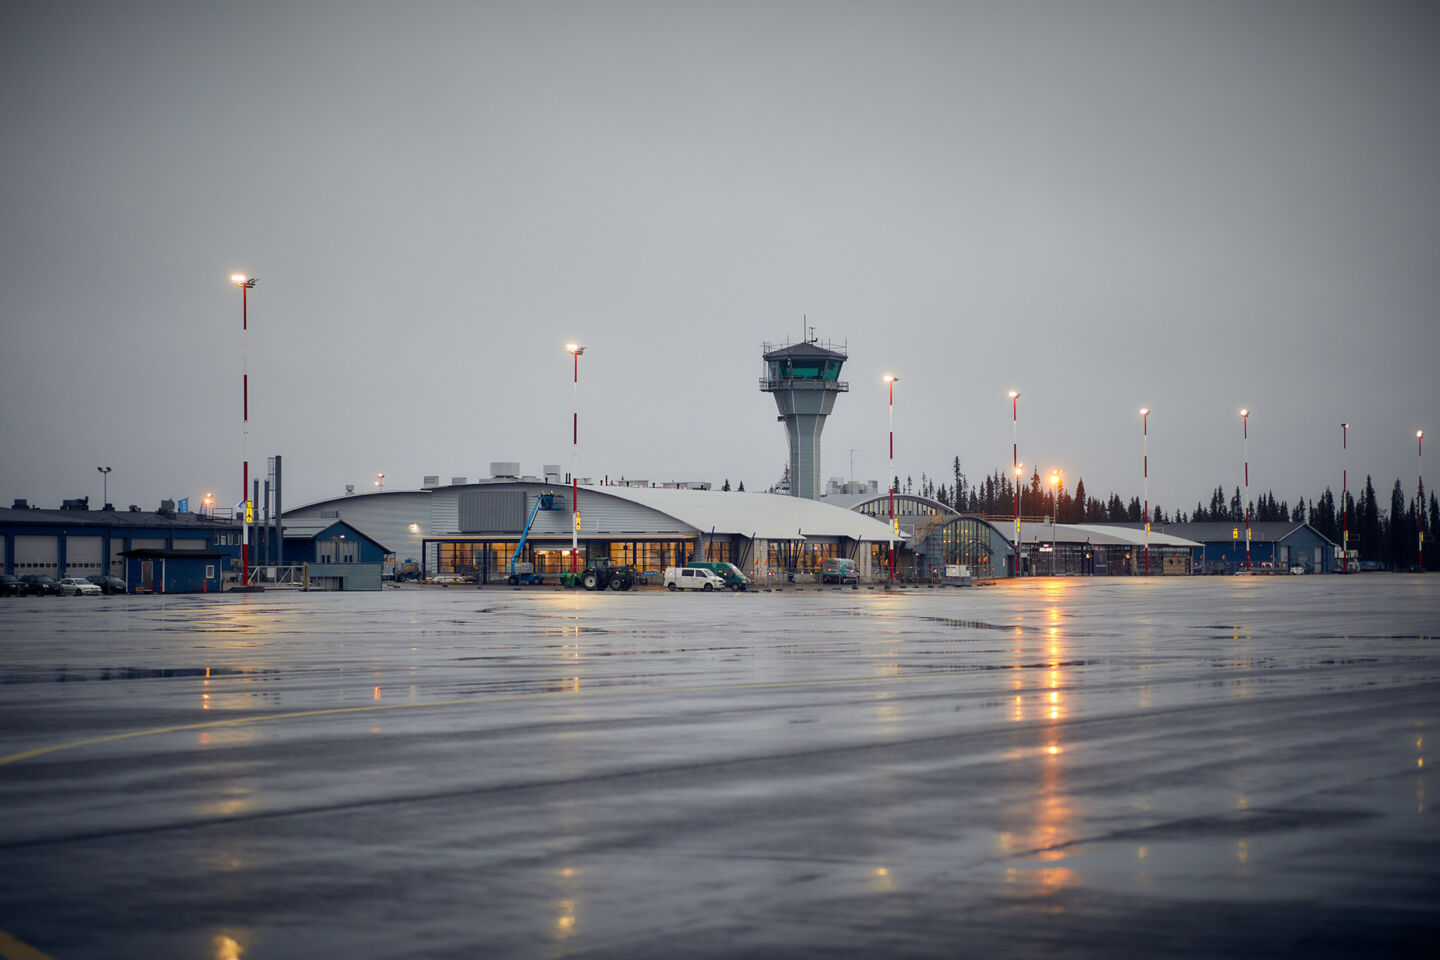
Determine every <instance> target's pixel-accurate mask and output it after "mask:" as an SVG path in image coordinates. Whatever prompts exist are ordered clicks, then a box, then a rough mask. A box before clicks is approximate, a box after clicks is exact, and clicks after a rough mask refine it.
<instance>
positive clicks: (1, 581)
mask: <svg viewBox="0 0 1440 960" xmlns="http://www.w3.org/2000/svg"><path fill="white" fill-rule="evenodd" d="M26 592H27V591H26V589H25V581H23V580H21V579H20V578H19V577H17V576H15V575H14V574H9V573H0V597H23V596H24V595H25V594H26Z"/></svg>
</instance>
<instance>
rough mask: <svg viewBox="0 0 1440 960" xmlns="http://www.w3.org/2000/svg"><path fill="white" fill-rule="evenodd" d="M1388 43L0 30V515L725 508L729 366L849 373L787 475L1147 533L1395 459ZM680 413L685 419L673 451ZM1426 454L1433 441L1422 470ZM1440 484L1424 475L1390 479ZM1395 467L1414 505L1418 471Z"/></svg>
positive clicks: (1127, 33)
mask: <svg viewBox="0 0 1440 960" xmlns="http://www.w3.org/2000/svg"><path fill="white" fill-rule="evenodd" d="M1436 50H1440V14H1437V12H1436V8H1435V7H1434V5H1433V4H1428V3H1395V2H1390V3H1386V2H1374V3H1322V2H1293V3H1288V2H1286V3H1282V2H1234V3H1224V2H1193V3H1167V2H1159V0H1139V2H1133V3H1126V2H1108V3H1102V2H1097V3H1080V2H1052V3H1023V2H1006V3H998V2H997V3H974V4H969V3H935V4H918V3H909V4H901V3H893V2H886V3H872V4H864V3H848V4H847V3H833V2H830V3H756V4H743V3H715V4H684V3H676V2H662V3H598V2H596V3H578V4H558V3H529V4H521V3H516V4H482V3H407V4H393V5H386V4H357V3H317V2H308V3H282V4H262V3H253V2H252V3H246V4H231V5H212V4H190V3H173V4H162V3H119V4H77V3H11V4H7V5H5V6H4V7H3V9H0V103H3V120H4V127H3V129H4V136H3V141H0V184H3V186H0V189H3V194H0V196H3V201H0V203H3V206H0V219H3V224H4V227H3V231H0V242H3V245H4V246H3V251H0V254H3V255H0V318H3V327H4V333H3V340H0V357H3V359H0V445H3V446H0V449H3V450H4V457H3V468H0V503H4V504H6V505H8V504H9V502H10V500H11V499H12V498H14V497H26V498H28V499H30V500H31V502H32V503H40V504H43V505H47V506H53V505H58V503H59V501H60V499H62V498H64V497H71V496H84V495H89V496H90V497H91V499H92V502H98V501H99V499H100V478H99V476H98V474H97V473H96V471H95V467H96V466H97V465H100V464H108V465H110V466H113V467H114V473H113V474H111V479H110V490H111V500H112V501H114V502H116V503H117V504H119V505H121V506H122V508H123V506H124V505H125V504H127V503H140V504H142V505H144V506H146V507H153V506H154V505H155V504H156V503H157V502H158V500H159V498H161V497H171V496H173V497H180V496H186V495H189V496H192V497H198V496H200V495H201V494H203V493H204V492H205V491H206V490H215V491H216V492H217V494H220V497H219V499H220V501H221V502H222V503H233V502H235V501H236V500H238V499H239V496H240V491H239V469H240V468H239V460H240V443H241V429H240V345H241V338H240V295H239V291H238V290H237V289H236V288H235V287H233V286H231V285H230V284H229V283H228V282H227V279H226V278H227V277H228V276H229V274H230V273H232V272H234V271H241V272H245V273H249V274H253V275H255V276H257V277H258V278H259V283H258V286H257V287H256V289H255V290H254V291H252V294H251V300H250V307H251V309H250V320H251V324H250V337H249V370H250V383H251V423H250V459H251V462H252V464H253V467H252V475H253V474H254V473H255V472H259V471H263V468H264V462H265V458H266V457H267V456H269V455H271V454H274V453H280V454H283V455H284V457H285V462H286V479H287V484H286V487H287V497H286V499H287V503H289V504H291V505H298V504H299V503H302V502H306V501H310V500H314V499H318V498H321V497H325V496H330V495H338V494H340V493H341V492H343V488H344V484H346V483H355V484H356V485H357V487H358V488H360V489H368V488H369V484H370V481H371V480H372V479H373V477H374V474H375V473H376V472H377V471H383V472H384V473H386V474H387V486H388V487H391V488H395V487H414V486H417V485H418V484H419V483H420V480H421V477H422V475H423V474H426V473H436V474H440V475H442V477H443V478H445V479H448V478H449V477H450V476H452V475H462V474H463V475H466V476H469V477H472V478H473V477H477V476H481V475H484V473H485V472H486V468H487V467H488V464H489V463H490V462H491V461H492V460H519V461H520V462H521V463H522V465H523V466H524V467H525V469H526V470H527V471H530V472H536V471H538V469H539V468H540V466H541V465H542V464H543V463H559V464H562V466H563V469H566V470H568V469H569V464H570V407H571V396H570V392H571V391H570V367H569V357H568V355H567V354H566V353H565V350H564V344H565V343H566V341H568V340H577V341H579V342H581V343H584V344H585V345H586V346H587V352H586V354H585V356H584V357H583V358H582V360H581V373H580V399H581V404H582V412H581V421H580V425H581V446H580V473H581V475H582V476H593V477H596V478H599V477H602V476H606V475H609V476H611V477H612V478H613V477H619V476H621V475H624V476H627V477H631V478H645V479H652V480H671V479H679V480H713V481H714V482H715V483H716V484H717V485H718V484H719V483H720V482H721V481H722V480H723V479H725V478H726V477H728V478H730V479H731V481H732V482H734V481H739V480H743V481H744V482H745V484H746V487H747V488H748V489H756V490H758V489H763V488H764V487H765V486H767V485H768V484H770V483H771V482H773V481H774V480H775V479H777V478H778V477H779V475H780V472H781V470H782V469H783V466H784V463H785V460H786V447H785V439H784V433H783V431H782V428H781V426H780V425H779V424H777V423H776V422H775V409H774V403H773V401H772V399H771V398H770V397H769V396H767V395H765V394H762V393H760V392H759V390H758V389H757V383H756V381H757V378H758V376H759V373H760V363H759V353H760V350H759V345H760V343H761V341H764V340H771V341H774V340H780V339H783V338H785V337H787V336H789V337H792V338H793V337H798V336H800V335H801V331H802V320H801V318H802V316H804V315H808V316H809V321H810V324H811V325H812V326H814V327H815V329H816V333H817V335H819V336H820V337H822V338H826V339H835V340H847V341H848V345H849V352H850V357H851V359H850V362H849V364H848V365H847V369H846V375H847V379H848V380H849V382H850V385H851V389H850V393H849V394H848V395H846V396H843V397H842V398H841V399H840V400H839V402H838V403H837V405H836V411H835V414H834V415H833V416H832V417H831V419H830V422H829V424H828V426H827V428H826V431H825V435H824V440H825V447H824V457H825V464H824V475H825V476H842V475H846V476H848V474H849V473H850V450H851V449H852V448H853V449H856V450H857V452H856V453H855V455H854V461H855V475H856V477H857V478H859V479H872V478H873V479H881V478H883V477H884V476H885V474H886V470H887V464H886V460H885V455H886V436H885V435H886V430H887V410H886V405H885V403H886V395H885V390H884V386H883V384H882V383H881V382H880V376H881V374H882V373H885V372H895V373H896V374H898V375H899V376H900V378H901V379H900V383H899V384H898V385H897V387H896V404H895V429H896V447H897V468H898V470H899V473H900V475H901V476H902V478H903V477H904V476H906V475H907V474H908V475H912V476H914V477H915V479H916V480H917V482H918V480H919V476H920V473H921V472H922V471H924V472H927V473H929V474H931V475H932V476H934V475H936V474H939V475H940V476H941V478H942V479H945V480H947V481H948V479H949V464H950V459H951V457H953V456H954V455H955V454H957V453H958V454H959V455H960V457H961V459H962V463H963V465H964V467H965V469H966V470H967V472H968V473H969V474H970V475H971V476H972V478H977V477H978V476H980V475H982V474H984V473H987V472H989V471H990V470H993V469H996V468H1006V469H1008V465H1009V460H1010V434H1011V424H1010V407H1009V401H1008V399H1007V398H1006V396H1005V393H1006V391H1007V390H1010V389H1012V388H1013V389H1018V390H1020V391H1022V393H1023V397H1022V399H1021V402H1020V403H1021V406H1020V458H1021V459H1022V460H1023V461H1025V462H1026V463H1027V464H1032V465H1035V464H1038V465H1039V466H1040V467H1041V468H1042V471H1048V470H1049V469H1050V468H1052V467H1060V468H1062V469H1063V470H1064V471H1065V473H1066V476H1067V478H1068V480H1069V483H1070V484H1071V485H1073V482H1074V480H1075V479H1076V478H1078V477H1084V479H1085V481H1086V484H1087V487H1089V488H1090V490H1091V491H1092V492H1095V493H1105V492H1109V491H1110V490H1115V491H1117V492H1120V493H1122V494H1124V495H1126V496H1129V495H1138V494H1139V493H1140V486H1141V478H1140V454H1141V434H1140V418H1139V414H1138V408H1139V407H1140V406H1142V405H1148V406H1149V407H1151V408H1152V409H1153V410H1154V413H1153V414H1152V416H1151V421H1150V427H1151V436H1150V453H1151V470H1150V475H1151V476H1150V499H1151V501H1152V502H1153V503H1160V504H1162V505H1163V506H1165V507H1166V508H1167V509H1174V508H1176V507H1183V508H1185V509H1190V508H1192V507H1193V506H1194V503H1195V501H1196V500H1198V499H1207V500H1208V495H1209V491H1210V490H1211V489H1213V487H1214V486H1215V485H1216V484H1224V485H1225V486H1226V488H1227V490H1228V489H1230V488H1232V487H1234V486H1237V485H1239V483H1240V481H1241V460H1242V443H1241V424H1240V418H1239V416H1238V410H1239V408H1240V407H1241V406H1248V407H1249V408H1250V409H1251V410H1252V411H1253V415H1252V416H1251V420H1250V426H1251V431H1250V432H1251V441H1250V461H1251V480H1252V483H1251V487H1252V492H1254V491H1255V490H1257V489H1258V490H1265V489H1273V490H1274V491H1275V493H1276V495H1277V496H1279V497H1281V498H1284V499H1288V500H1292V501H1293V500H1294V498H1295V497H1296V496H1297V495H1299V494H1302V493H1303V494H1305V495H1307V496H1318V494H1319V492H1320V491H1321V490H1322V489H1323V488H1324V486H1325V485H1326V484H1330V485H1331V486H1333V487H1335V488H1336V489H1337V490H1338V487H1339V481H1340V469H1341V455H1340V431H1339V423H1340V422H1341V421H1342V420H1348V421H1350V422H1351V424H1352V425H1353V426H1352V429H1351V433H1350V441H1351V443H1350V458H1349V463H1350V474H1351V477H1352V487H1354V486H1358V484H1359V483H1360V482H1363V476H1364V474H1365V473H1367V472H1369V473H1372V474H1374V476H1375V480H1376V483H1377V486H1378V487H1379V488H1380V491H1381V493H1382V495H1384V494H1386V493H1388V490H1389V487H1390V485H1391V484H1392V483H1393V482H1394V479H1395V477H1396V476H1400V477H1401V478H1402V479H1403V480H1404V483H1405V487H1406V490H1407V491H1411V490H1413V485H1414V475H1415V472H1416V460H1415V430H1416V429H1417V428H1418V427H1425V426H1429V427H1430V428H1432V429H1434V430H1435V431H1436V435H1437V436H1440V415H1437V414H1440V387H1437V381H1436V373H1435V366H1436V360H1437V358H1440V322H1437V315H1440V314H1437V304H1440V189H1437V182H1436V171H1437V170H1440V136H1437V134H1440V77H1437V70H1436V63H1437V59H1436V56H1435V51H1436ZM701 411H703V412H701ZM1437 444H1440V440H1437ZM1436 451H1437V453H1440V446H1437V447H1436ZM1435 462H1436V464H1437V467H1436V469H1435V470H1434V473H1435V476H1436V478H1437V480H1440V459H1437V460H1436V461H1435Z"/></svg>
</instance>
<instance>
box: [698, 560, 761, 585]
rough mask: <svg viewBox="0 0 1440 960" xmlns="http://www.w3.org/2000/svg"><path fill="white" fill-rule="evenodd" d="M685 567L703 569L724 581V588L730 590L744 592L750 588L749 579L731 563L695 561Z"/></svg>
mask: <svg viewBox="0 0 1440 960" xmlns="http://www.w3.org/2000/svg"><path fill="white" fill-rule="evenodd" d="M685 566H687V567H703V568H704V569H706V570H710V571H713V572H714V573H717V574H719V575H720V579H722V580H724V581H725V586H726V587H728V588H730V589H731V590H744V589H746V588H747V587H749V586H750V578H749V577H747V576H745V574H744V573H742V572H741V571H740V568H739V567H737V566H735V564H733V563H727V562H725V561H723V560H695V561H692V562H690V563H687V564H685Z"/></svg>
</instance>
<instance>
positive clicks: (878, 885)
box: [870, 867, 895, 893]
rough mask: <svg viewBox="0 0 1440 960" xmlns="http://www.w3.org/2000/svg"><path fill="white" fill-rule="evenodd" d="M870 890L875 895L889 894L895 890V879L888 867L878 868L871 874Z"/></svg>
mask: <svg viewBox="0 0 1440 960" xmlns="http://www.w3.org/2000/svg"><path fill="white" fill-rule="evenodd" d="M870 889H871V891H873V892H875V893H889V892H890V891H891V890H894V889H895V878H894V877H892V876H891V875H890V870H889V868H888V867H876V868H875V869H874V870H872V871H871V872H870Z"/></svg>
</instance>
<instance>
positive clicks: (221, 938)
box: [215, 933, 244, 960]
mask: <svg viewBox="0 0 1440 960" xmlns="http://www.w3.org/2000/svg"><path fill="white" fill-rule="evenodd" d="M243 953H244V950H243V949H242V948H241V946H240V944H239V942H238V941H236V940H235V939H234V938H233V937H227V936H226V935H225V934H223V933H219V934H216V935H215V960H240V957H241V955H242V954H243Z"/></svg>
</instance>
